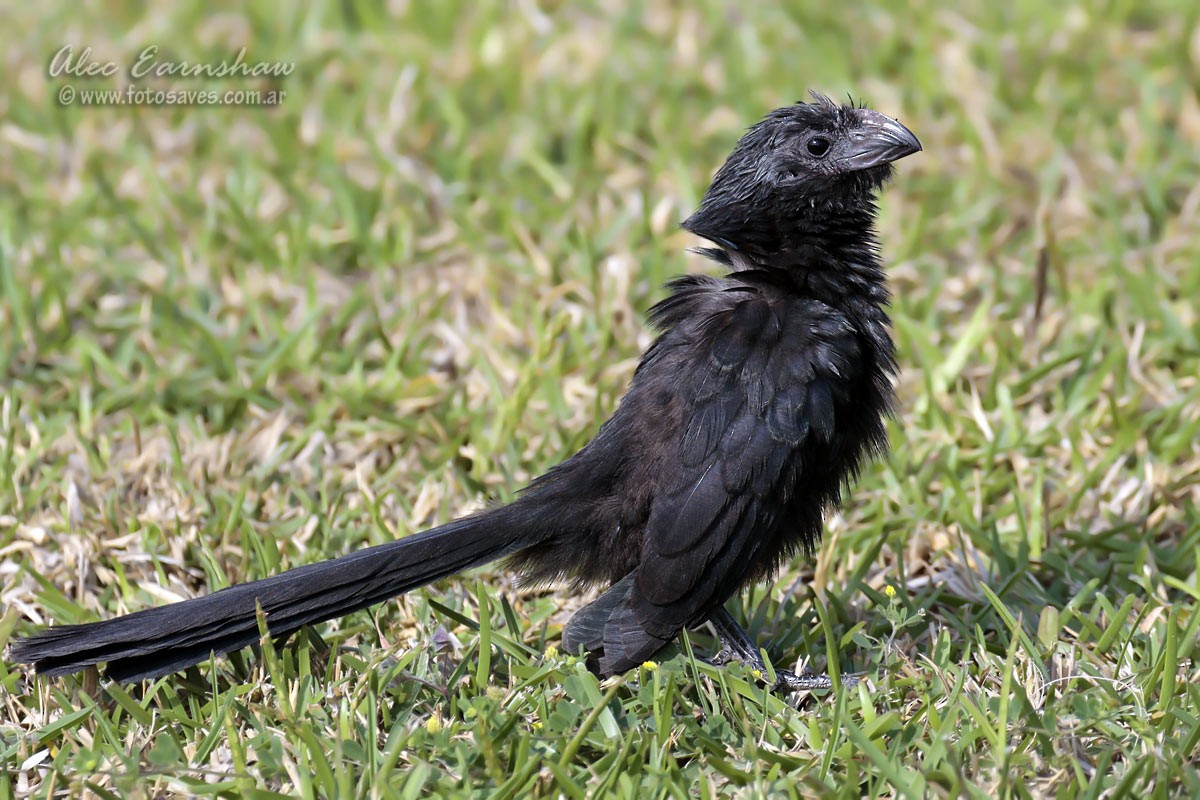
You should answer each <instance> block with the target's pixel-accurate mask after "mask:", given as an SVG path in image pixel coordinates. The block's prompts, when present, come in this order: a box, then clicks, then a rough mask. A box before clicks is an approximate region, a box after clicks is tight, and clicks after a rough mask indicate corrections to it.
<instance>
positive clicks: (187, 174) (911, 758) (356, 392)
mask: <svg viewBox="0 0 1200 800" xmlns="http://www.w3.org/2000/svg"><path fill="white" fill-rule="evenodd" d="M791 5H792V7H790V8H789V7H779V6H777V5H776V4H767V3H761V4H757V5H754V4H734V3H720V2H715V0H702V2H699V3H694V4H643V3H630V4H622V3H616V2H613V3H607V2H589V3H580V4H573V3H556V2H546V3H541V4H539V3H538V2H536V0H514V2H511V3H507V4H506V3H463V2H440V3H432V2H430V3H415V2H413V3H409V2H403V1H402V0H401V1H397V2H391V3H387V4H380V3H369V2H354V1H353V0H350V1H348V2H345V3H340V4H328V5H314V6H313V7H312V8H304V7H302V6H301V4H295V5H284V4H278V5H277V4H273V3H266V2H262V3H252V4H250V5H249V6H247V7H245V8H244V9H241V10H238V11H233V10H228V11H212V10H209V9H208V7H207V5H206V4H200V3H179V4H175V5H173V6H166V5H163V6H160V7H157V8H154V9H153V10H146V9H145V8H143V7H142V4H138V3H132V2H122V3H114V4H103V5H102V4H99V3H97V4H89V5H87V6H81V7H78V8H77V7H75V6H74V5H67V4H62V5H61V6H60V5H59V4H56V3H47V4H46V5H44V6H43V5H40V4H31V5H30V6H21V7H16V6H14V7H11V8H9V9H8V10H7V11H6V12H5V17H6V19H5V28H6V29H7V30H8V32H9V33H8V34H7V36H6V40H7V41H6V45H5V48H4V56H3V58H2V59H0V86H3V89H0V597H2V600H3V606H2V608H3V611H2V616H0V647H5V646H6V645H7V643H8V642H10V641H11V640H12V639H13V637H15V636H17V635H19V634H22V633H29V632H32V631H33V630H35V629H36V628H37V627H39V626H41V625H44V624H48V623H50V622H54V623H71V622H78V621H87V620H94V619H100V618H107V617H111V616H114V615H117V614H121V613H124V612H127V611H131V610H136V609H140V608H145V607H148V606H151V605H157V604H162V603H166V602H170V601H173V600H177V599H182V598H186V597H191V596H194V595H197V594H201V593H204V592H207V591H210V590H212V589H214V588H219V587H222V586H226V585H229V584H231V583H237V582H241V581H245V580H252V579H255V578H260V577H264V576H267V575H270V574H273V573H275V572H278V571H280V570H282V569H285V568H288V567H292V566H298V565H302V564H309V563H312V562H315V561H319V560H321V559H325V558H330V557H333V556H336V555H339V554H343V553H346V552H349V551H351V550H353V549H355V548H358V547H362V546H365V545H367V544H376V543H381V542H385V541H389V540H391V539H393V538H395V537H398V536H404V535H407V534H410V533H413V532H416V531H420V530H423V529H425V528H427V527H430V526H432V525H434V524H437V523H439V522H442V521H446V520H448V519H451V518H453V517H455V516H457V515H460V514H463V513H466V512H469V511H471V510H475V509H478V508H480V507H481V506H482V505H484V504H486V503H489V502H503V501H505V500H508V499H511V498H512V497H513V496H514V494H515V493H516V492H517V491H518V490H519V489H520V488H521V487H522V486H523V485H524V484H525V483H526V482H527V481H528V480H529V479H530V478H532V477H533V476H535V475H537V474H539V473H541V472H542V471H544V470H545V469H546V468H548V467H549V466H551V465H553V464H555V463H557V462H558V461H560V460H561V459H563V458H564V457H565V456H567V455H568V454H570V453H572V452H573V451H574V450H576V449H577V448H578V447H579V446H581V445H582V444H583V443H584V442H586V441H587V440H588V439H589V438H590V437H591V436H592V435H593V434H594V433H595V431H596V429H597V427H598V425H599V423H600V422H601V421H602V420H603V419H604V418H605V417H606V416H607V415H608V414H609V413H610V412H611V411H612V409H613V408H614V407H615V405H616V403H617V402H618V400H619V398H620V396H621V394H622V392H623V390H624V387H625V385H626V383H627V381H628V380H629V377H630V375H631V373H632V371H633V368H634V366H635V365H636V363H637V358H638V354H639V353H640V351H641V350H642V349H643V348H644V347H645V346H646V345H647V344H648V343H649V342H650V341H651V332H650V331H649V329H648V328H647V326H646V325H645V322H644V313H645V311H646V309H647V308H649V306H650V305H652V304H653V303H654V302H655V301H657V300H658V299H661V298H662V297H663V295H664V290H663V288H662V285H663V283H664V281H666V280H667V279H668V278H670V277H671V276H673V275H676V274H680V273H684V272H688V271H692V272H695V271H710V272H711V271H714V270H715V269H716V267H715V265H713V264H711V263H709V262H705V261H704V260H703V259H701V258H699V257H697V256H694V255H689V254H688V253H687V248H688V247H690V246H694V245H696V244H699V242H698V241H697V240H695V239H694V238H693V237H691V236H689V235H687V234H685V233H683V232H682V231H680V230H679V229H678V222H679V220H681V219H683V218H684V217H685V216H686V215H687V214H688V213H689V211H690V210H691V209H692V208H693V207H694V206H695V204H696V202H697V200H698V199H699V196H700V194H701V192H702V191H703V189H704V187H705V185H706V181H707V180H708V178H709V177H710V176H711V174H712V172H713V170H714V169H715V168H716V167H717V166H718V165H719V163H720V162H721V160H722V158H723V157H724V156H725V154H726V153H727V152H728V150H729V149H730V147H731V146H732V144H733V142H734V141H736V139H737V137H738V136H739V134H740V132H741V131H742V130H743V129H744V128H745V126H747V125H748V124H750V123H751V122H753V121H754V120H756V119H757V118H758V117H759V116H761V115H762V114H763V113H765V112H766V111H768V110H770V109H772V108H774V107H776V106H779V105H783V104H786V103H789V102H792V101H794V100H797V99H800V98H802V97H804V96H805V95H806V93H807V91H808V90H809V89H810V88H811V89H819V90H822V91H824V92H827V93H829V94H831V95H834V96H841V97H845V96H846V95H847V94H850V95H852V96H853V97H854V98H855V100H856V101H857V100H862V101H865V102H867V103H868V104H869V105H870V106H872V107H873V108H876V109H879V110H881V111H884V112H885V113H888V114H891V115H894V116H897V117H899V118H900V119H901V120H903V122H904V123H905V124H906V125H908V126H909V127H910V128H912V129H913V130H914V131H915V132H916V133H917V135H918V136H919V137H920V138H921V141H922V143H923V144H924V147H925V151H924V152H923V153H921V154H919V155H917V156H914V157H912V158H908V159H905V160H904V161H902V162H900V163H899V164H898V165H897V166H898V170H897V178H896V180H895V181H894V182H893V184H892V185H891V186H890V187H889V188H888V190H887V192H886V193H885V195H884V197H883V199H882V216H881V219H880V236H881V239H882V242H883V248H884V255H885V258H886V260H887V262H888V264H889V271H890V274H891V276H892V283H893V289H894V292H895V302H894V307H893V317H894V321H895V334H896V338H897V343H898V349H899V355H900V362H901V367H902V377H901V379H900V381H899V385H898V391H899V396H900V407H899V409H898V413H897V415H896V418H895V419H894V420H893V422H892V423H891V427H890V430H891V437H892V443H893V446H892V451H891V453H890V455H889V457H888V458H887V459H885V460H883V461H881V462H879V463H877V464H874V465H873V466H872V467H871V468H869V469H868V470H866V472H865V474H864V475H863V476H862V478H861V480H860V481H859V482H858V483H857V484H856V485H855V486H854V487H853V489H852V490H851V491H850V492H849V495H848V502H847V504H846V507H845V508H844V510H843V511H842V513H841V514H839V515H837V516H835V517H833V518H831V519H830V520H829V521H828V526H827V534H826V537H825V541H824V544H823V546H822V548H821V550H820V552H819V554H818V555H817V556H816V557H815V558H814V559H798V560H797V561H796V562H795V563H792V564H790V565H789V566H788V567H787V568H786V570H785V571H784V572H783V574H781V575H780V576H779V577H778V580H777V581H775V582H774V583H772V584H770V585H763V586H761V587H759V588H757V589H755V590H754V591H753V592H751V593H750V594H749V595H748V596H744V597H743V598H741V601H742V602H741V603H739V604H737V611H736V613H737V615H738V616H739V617H741V618H742V619H743V620H744V621H745V622H746V623H747V624H748V626H749V628H750V630H751V631H752V632H753V633H754V635H756V636H757V637H759V638H760V639H761V640H762V641H763V642H765V643H766V642H769V643H770V646H769V648H768V653H769V655H770V657H771V658H772V659H773V660H774V663H775V664H777V665H779V666H781V667H782V666H787V667H794V666H796V664H797V662H800V666H801V667H804V666H809V667H811V668H814V669H817V670H826V669H828V670H830V671H831V672H833V673H835V674H837V673H860V674H862V675H863V677H864V679H865V680H864V681H862V682H861V683H860V684H859V685H858V686H856V687H853V688H851V687H843V688H841V689H840V690H838V691H834V692H822V693H817V694H813V695H803V696H793V697H775V696H772V695H769V694H767V693H766V692H764V690H763V689H762V688H761V686H760V685H759V684H758V682H756V681H755V680H754V677H753V676H752V675H748V674H746V673H745V672H744V671H742V670H738V669H730V670H727V671H722V670H717V669H715V668H713V667H710V666H708V665H706V664H704V663H703V662H700V661H698V660H697V659H696V658H695V657H694V655H703V654H704V653H707V652H709V651H710V648H711V646H712V641H711V639H710V638H709V637H708V636H706V635H705V634H704V633H703V632H697V633H696V634H694V635H692V636H690V638H686V639H685V640H683V641H682V642H681V644H680V647H679V648H678V649H676V650H672V651H670V652H668V653H665V654H664V657H663V659H662V660H661V661H659V662H656V663H650V664H646V665H645V666H643V667H642V668H641V669H639V670H637V671H635V672H631V673H629V674H627V675H625V676H623V677H619V678H615V679H610V680H606V681H598V680H597V679H596V678H595V677H593V676H592V675H591V674H589V673H588V672H587V671H586V669H585V668H584V666H583V664H582V663H580V662H578V660H576V659H574V658H571V657H568V656H567V655H565V654H562V653H560V652H559V651H558V649H557V646H558V644H559V636H560V633H561V629H562V625H563V623H564V622H565V620H566V619H567V618H568V617H569V615H570V612H571V611H572V610H573V609H575V608H578V607H579V606H580V605H581V604H582V603H584V602H586V600H587V599H588V598H587V597H580V596H576V595H574V594H572V593H571V592H569V591H567V590H555V589H553V588H542V587H528V586H522V585H519V584H518V583H517V582H516V581H515V580H514V578H513V576H511V575H509V574H506V573H504V572H503V571H502V570H500V569H499V568H497V567H488V568H482V569H478V570H474V571H472V572H470V573H468V574H466V575H462V576H459V577H456V578H454V579H452V580H447V581H442V582H439V583H437V584H436V585H434V586H432V587H429V588H427V589H423V590H420V591H416V592H413V593H411V594H409V595H407V596H405V597H403V598H401V599H399V600H397V601H393V602H389V603H386V604H384V605H381V606H378V607H376V608H373V609H371V610H370V611H369V612H360V613H357V614H354V615H352V616H351V617H349V618H346V619H343V620H341V621H339V622H336V623H328V624H324V625H321V626H318V627H317V628H316V629H314V630H311V631H308V632H306V633H305V634H303V635H300V636H298V637H293V639H292V640H291V641H289V642H287V643H286V645H283V646H281V647H280V648H279V649H278V650H276V649H274V648H271V647H267V648H264V652H263V653H262V654H261V655H255V654H252V653H243V654H241V655H239V656H236V657H233V658H221V659H217V660H215V661H212V662H207V663H205V664H203V665H201V666H200V667H199V668H196V669H193V670H190V671H189V672H187V673H183V674H180V675H175V676H171V677H168V678H164V679H161V680H159V681H155V682H148V683H145V684H137V685H132V686H126V687H122V686H117V685H113V684H110V683H108V682H105V681H103V680H102V679H101V680H98V679H97V675H96V673H95V672H92V673H90V674H84V675H83V676H80V677H72V678H66V679H57V680H47V679H38V678H35V677H34V676H33V675H32V674H30V673H29V672H28V671H26V670H25V669H24V668H23V667H20V666H16V665H13V664H11V663H10V662H8V661H7V660H3V659H0V755H2V756H3V762H4V769H3V771H0V798H5V797H14V796H16V797H24V796H78V795H81V794H82V795H94V796H98V797H154V796H162V795H174V794H179V795H198V796H207V795H217V796H224V797H243V796H245V797H264V798H265V797H275V796H304V797H360V796H361V797H379V798H392V797H396V798H410V797H419V796H437V797H465V796H468V795H470V796H479V797H485V796H486V797H500V798H524V797H572V798H585V797H599V796H615V797H629V798H639V799H642V798H667V797H669V798H684V797H702V798H709V797H772V798H774V797H788V796H831V797H858V796H871V797H899V796H903V797H921V796H935V797H937V796H940V797H960V796H968V797H995V796H1008V797H1098V796H1114V797H1125V796H1135V797H1146V798H1159V797H1170V796H1180V797H1192V796H1197V795H1200V776H1198V770H1197V766H1198V764H1200V683H1198V679H1200V667H1198V666H1197V659H1196V656H1197V639H1198V631H1200V613H1197V609H1198V606H1200V576H1198V572H1200V319H1198V315H1197V309H1196V303H1195V300H1194V298H1196V297H1197V296H1200V6H1197V5H1196V4H1194V3H1189V2H1183V1H1182V0H1180V1H1179V2H1168V1H1167V0H1156V1H1155V2H1147V3H1131V2H1122V1H1121V0H1114V1H1113V2H1092V3H1084V4H1070V3H1049V2H1026V1H1025V0H1018V1H1017V2H1015V3H1009V4H1002V3H994V2H986V1H985V0H962V1H961V2H958V3H954V4H940V3H934V2H931V1H930V0H916V2H913V3H909V4H907V6H906V7H905V8H904V9H903V10H902V9H901V8H900V6H899V5H895V6H894V7H893V4H882V3H867V2H862V1H861V0H846V1H845V2H840V3H835V4H834V5H832V6H830V5H828V4H799V3H796V4H791ZM785 6H786V4H785ZM64 45H70V46H71V48H72V53H73V54H74V56H75V59H74V63H73V67H74V70H63V69H61V67H62V66H63V64H62V62H61V61H59V62H56V61H55V55H56V54H57V53H59V51H60V50H61V49H62V48H63V47H64ZM153 45H157V46H158V48H159V49H158V51H156V56H155V58H156V59H157V62H158V63H162V62H170V63H178V62H181V61H187V62H189V63H192V64H204V63H210V64H211V63H216V62H220V61H228V60H231V59H233V57H234V56H235V55H236V53H237V52H238V50H239V49H240V48H242V47H243V46H244V47H245V61H246V62H249V63H257V62H267V63H280V64H287V65H291V66H292V67H293V69H291V70H289V71H290V74H288V75H286V76H277V77H270V76H266V77H245V76H234V77H229V76H227V77H225V78H213V77H186V76H179V75H176V76H168V77H154V76H142V78H141V79H133V78H131V76H130V69H131V65H132V64H134V63H135V62H137V61H138V59H139V54H141V53H142V52H143V51H144V50H145V48H147V47H149V46H153ZM87 47H90V48H91V53H90V56H89V58H88V59H84V58H83V57H82V56H81V54H82V52H83V50H84V48H87ZM108 62H113V63H115V64H117V65H118V66H119V68H120V69H119V72H118V74H117V75H114V76H108V77H104V76H100V77H87V76H83V75H81V74H79V73H82V72H86V71H87V69H86V65H87V63H91V64H93V65H96V66H103V65H104V64H107V63H108ZM51 73H57V74H51ZM130 83H132V84H133V85H135V86H136V87H138V88H149V89H159V90H176V91H178V90H184V91H186V90H208V89H213V90H217V91H221V92H224V91H226V90H229V89H234V90H254V91H263V92H268V91H275V92H280V93H281V94H277V95H276V96H275V98H274V102H273V103H272V104H270V105H268V106H258V107H252V106H249V105H245V104H243V105H230V106H220V107H214V106H208V105H203V104H199V103H192V104H190V105H185V106H178V105H156V106H151V105H146V104H145V103H142V104H140V105H122V106H111V105H110V106H108V107H94V106H85V105H84V102H86V101H85V100H84V99H83V96H82V92H83V91H85V90H86V91H91V90H94V89H112V88H124V87H125V86H126V85H127V84H130ZM64 87H70V88H71V92H74V93H75V94H74V95H73V96H71V97H68V98H64V95H63V94H62V92H63V89H64ZM67 99H69V100H71V102H69V103H68V102H65V100H67ZM732 607H733V604H731V608H732Z"/></svg>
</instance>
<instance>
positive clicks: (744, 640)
mask: <svg viewBox="0 0 1200 800" xmlns="http://www.w3.org/2000/svg"><path fill="white" fill-rule="evenodd" d="M708 621H709V622H710V623H712V626H713V629H714V630H715V631H716V632H717V638H718V639H719V640H720V642H721V649H720V650H718V651H717V653H716V655H714V656H712V657H711V658H710V659H709V663H711V664H713V665H714V666H718V667H723V666H726V665H728V664H742V665H744V666H746V667H748V668H749V669H751V670H752V671H754V672H757V673H758V674H759V675H761V676H762V679H763V681H764V682H766V681H767V675H768V674H769V673H768V670H767V665H766V662H765V661H763V657H762V654H761V653H760V652H759V650H758V646H757V645H756V644H755V643H754V640H752V639H751V638H750V636H749V634H747V633H746V632H745V631H744V630H742V627H741V626H740V625H738V624H737V622H736V621H734V619H733V617H732V616H730V614H729V612H728V611H726V610H725V609H724V608H722V609H720V610H718V611H717V612H715V613H714V614H713V615H712V616H710V617H709V619H708ZM856 683H858V679H857V678H855V677H851V676H848V675H847V676H843V677H842V686H844V687H845V686H853V685H855V684H856ZM832 688H833V679H832V678H830V677H829V676H828V675H823V674H813V673H809V672H806V673H803V674H800V675H797V674H796V673H795V672H792V671H791V670H787V669H777V670H775V683H774V684H773V685H772V686H771V691H773V692H777V693H780V694H790V693H792V692H811V691H813V690H816V689H832Z"/></svg>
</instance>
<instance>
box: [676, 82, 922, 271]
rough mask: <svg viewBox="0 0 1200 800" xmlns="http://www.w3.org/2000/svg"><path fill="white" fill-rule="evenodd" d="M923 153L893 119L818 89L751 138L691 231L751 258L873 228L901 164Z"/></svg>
mask: <svg viewBox="0 0 1200 800" xmlns="http://www.w3.org/2000/svg"><path fill="white" fill-rule="evenodd" d="M920 149H921V143H920V142H919V141H917V137H916V136H914V135H913V133H912V131H910V130H909V129H908V128H906V127H904V126H903V125H901V124H900V123H899V122H897V121H896V120H894V119H892V118H891V117H888V116H884V115H883V114H880V113H879V112H877V111H872V110H871V109H869V108H862V107H860V106H855V105H846V106H840V105H838V104H836V103H834V102H833V101H832V100H830V99H829V98H828V97H825V96H823V95H819V94H816V93H814V94H813V102H810V103H797V104H796V105H793V106H787V107H785V108H780V109H777V110H775V111H772V112H771V113H770V114H768V115H767V116H766V117H765V118H764V119H763V120H762V121H761V122H759V123H758V124H756V125H755V126H754V127H752V128H750V130H749V131H747V132H746V134H745V135H744V136H743V137H742V138H741V140H740V141H739V142H738V143H737V146H736V147H735V148H734V149H733V152H732V153H731V154H730V156H729V158H728V159H727V160H726V161H725V164H724V165H723V166H722V167H721V169H720V170H718V171H717V174H716V176H715V177H714V178H713V181H712V185H711V186H709V188H708V191H707V192H705V193H704V199H703V200H702V201H701V203H700V208H698V209H697V210H696V212H695V213H694V214H692V215H691V216H690V217H688V218H687V219H686V220H685V221H684V222H683V227H684V228H685V229H686V230H689V231H691V232H692V233H695V234H696V235H698V236H702V237H704V238H706V239H709V240H710V241H713V242H716V243H717V244H719V245H721V246H722V247H723V248H725V249H726V250H727V251H728V250H733V251H735V252H740V253H742V254H744V255H745V256H747V257H749V258H752V259H756V258H758V257H762V256H769V255H771V254H774V253H779V252H782V251H786V250H788V249H790V248H791V247H792V246H793V245H795V244H797V243H801V242H803V241H804V240H806V239H808V238H810V237H812V236H815V235H822V234H825V235H827V234H830V233H838V232H839V230H838V229H839V228H851V229H852V228H854V227H865V228H868V229H869V227H870V223H871V219H872V217H873V215H874V210H875V207H874V195H875V192H876V191H877V190H878V189H879V188H880V187H881V186H882V185H883V184H884V182H886V181H887V179H888V178H889V177H890V176H891V174H892V162H893V161H897V160H899V159H901V158H904V157H905V156H907V155H911V154H913V153H916V152H918V151H919V150H920ZM845 232H846V233H854V232H855V231H853V230H846V231H845ZM730 255H733V254H730Z"/></svg>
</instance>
